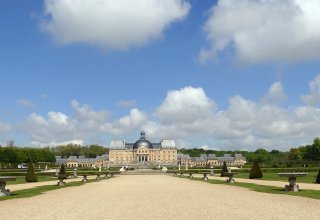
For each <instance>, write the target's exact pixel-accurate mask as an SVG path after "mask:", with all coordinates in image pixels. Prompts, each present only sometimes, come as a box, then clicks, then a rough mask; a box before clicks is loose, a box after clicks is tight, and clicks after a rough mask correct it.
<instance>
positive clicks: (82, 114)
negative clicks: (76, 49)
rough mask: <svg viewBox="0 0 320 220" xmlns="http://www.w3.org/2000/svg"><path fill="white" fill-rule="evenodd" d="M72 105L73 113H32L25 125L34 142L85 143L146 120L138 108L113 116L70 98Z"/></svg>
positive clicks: (36, 143) (133, 126)
mask: <svg viewBox="0 0 320 220" xmlns="http://www.w3.org/2000/svg"><path fill="white" fill-rule="evenodd" d="M71 107H72V109H73V114H71V115H66V114H64V113H62V112H48V114H47V116H46V117H43V116H41V115H38V114H36V113H32V114H30V115H29V116H28V118H27V120H26V123H25V124H24V128H25V130H26V131H27V133H28V134H29V135H30V138H31V143H32V144H33V145H36V146H44V145H45V146H46V145H50V146H52V145H61V144H63V143H77V144H83V143H85V142H86V141H88V140H91V139H95V140H96V139H99V136H103V135H104V134H112V135H118V134H124V133H125V132H130V131H132V130H139V129H141V127H142V124H143V123H144V122H146V121H147V115H146V114H145V113H144V112H142V111H140V110H138V109H136V108H134V109H131V110H130V113H129V114H128V115H126V116H123V117H121V118H119V119H116V120H111V119H109V117H108V116H109V115H110V113H109V111H96V110H93V109H92V108H91V107H90V106H89V105H86V104H84V105H81V104H80V103H79V102H78V101H76V100H72V101H71ZM0 129H1V124H0ZM0 131H1V130H0Z"/></svg>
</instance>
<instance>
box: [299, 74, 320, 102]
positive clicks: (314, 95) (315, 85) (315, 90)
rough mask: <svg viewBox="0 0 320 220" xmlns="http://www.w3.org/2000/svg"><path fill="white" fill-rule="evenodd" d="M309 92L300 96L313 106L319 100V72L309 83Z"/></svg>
mask: <svg viewBox="0 0 320 220" xmlns="http://www.w3.org/2000/svg"><path fill="white" fill-rule="evenodd" d="M309 87H310V94H308V95H303V96H301V100H302V101H303V102H304V103H305V104H306V105H311V106H314V105H316V104H318V103H319V101H320V74H319V75H317V76H316V77H315V78H314V80H312V81H311V82H310V83H309Z"/></svg>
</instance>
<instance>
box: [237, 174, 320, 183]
mask: <svg viewBox="0 0 320 220" xmlns="http://www.w3.org/2000/svg"><path fill="white" fill-rule="evenodd" d="M235 177H236V178H241V179H249V173H239V174H237V175H235ZM316 178H317V173H316V172H309V173H307V176H303V177H298V178H297V182H298V183H314V182H315V181H316ZM261 180H275V181H283V182H288V178H287V177H279V175H278V173H263V177H262V178H261Z"/></svg>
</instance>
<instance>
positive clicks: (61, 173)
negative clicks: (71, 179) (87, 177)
mask: <svg viewBox="0 0 320 220" xmlns="http://www.w3.org/2000/svg"><path fill="white" fill-rule="evenodd" d="M59 175H66V168H65V166H64V164H61V167H60V171H59Z"/></svg>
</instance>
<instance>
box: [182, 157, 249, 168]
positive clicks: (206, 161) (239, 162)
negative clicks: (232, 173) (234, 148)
mask: <svg viewBox="0 0 320 220" xmlns="http://www.w3.org/2000/svg"><path fill="white" fill-rule="evenodd" d="M178 161H179V162H180V163H181V165H184V166H185V165H188V166H195V167H205V166H222V165H223V162H226V164H227V166H236V167H241V166H243V165H244V164H245V163H246V158H245V157H243V156H242V154H235V155H234V157H232V156H231V155H230V154H224V155H223V157H217V156H216V155H215V154H209V155H206V154H201V155H200V157H190V156H189V155H187V154H178Z"/></svg>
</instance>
